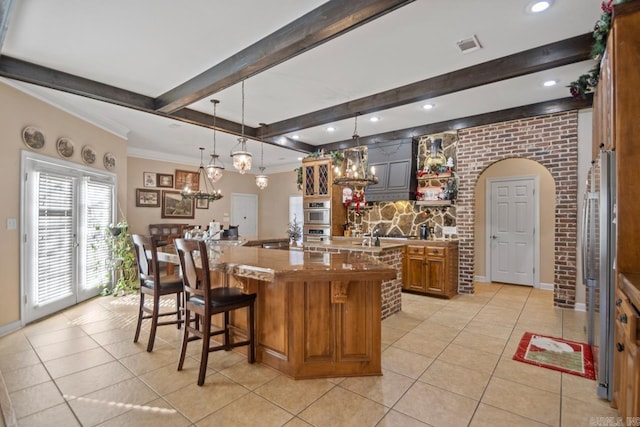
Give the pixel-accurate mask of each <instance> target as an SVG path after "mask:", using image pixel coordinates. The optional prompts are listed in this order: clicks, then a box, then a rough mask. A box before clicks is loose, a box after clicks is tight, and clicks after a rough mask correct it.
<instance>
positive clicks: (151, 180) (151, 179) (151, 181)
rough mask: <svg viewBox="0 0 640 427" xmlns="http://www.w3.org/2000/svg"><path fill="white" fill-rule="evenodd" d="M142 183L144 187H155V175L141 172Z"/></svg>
mask: <svg viewBox="0 0 640 427" xmlns="http://www.w3.org/2000/svg"><path fill="white" fill-rule="evenodd" d="M142 183H143V185H144V186H145V187H155V186H156V173H155V172H142Z"/></svg>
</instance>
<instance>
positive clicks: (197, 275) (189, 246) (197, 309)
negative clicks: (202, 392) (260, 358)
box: [175, 239, 256, 385]
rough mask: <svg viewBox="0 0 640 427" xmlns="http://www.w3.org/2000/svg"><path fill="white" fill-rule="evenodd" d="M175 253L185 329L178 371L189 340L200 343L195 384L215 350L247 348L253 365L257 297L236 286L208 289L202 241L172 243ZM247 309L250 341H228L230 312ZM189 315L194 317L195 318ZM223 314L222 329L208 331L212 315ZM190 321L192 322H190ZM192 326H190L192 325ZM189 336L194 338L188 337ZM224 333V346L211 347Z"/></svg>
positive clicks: (182, 240)
mask: <svg viewBox="0 0 640 427" xmlns="http://www.w3.org/2000/svg"><path fill="white" fill-rule="evenodd" d="M175 245H176V250H177V251H178V255H179V257H180V266H181V267H182V280H183V282H184V296H185V319H186V320H187V321H186V322H185V328H184V335H183V339H182V350H181V351H180V360H179V362H178V371H180V370H182V365H183V364H184V358H185V355H186V353H187V344H188V343H189V341H193V340H197V339H201V340H202V355H201V357H200V373H199V375H198V385H202V384H204V377H205V374H206V371H207V362H208V360H209V353H210V352H212V351H218V350H231V349H232V348H234V347H239V346H244V345H248V346H249V349H248V351H247V359H248V362H249V363H253V362H255V343H254V324H253V323H254V305H255V304H254V303H255V300H256V294H244V293H242V291H241V290H240V289H239V288H235V287H226V286H224V287H217V288H212V287H211V280H210V278H209V257H208V255H207V245H206V244H205V243H204V242H203V241H201V240H184V239H176V240H175ZM197 258H200V262H201V265H202V268H200V269H198V268H197V267H196V263H195V259H197ZM242 307H248V310H247V328H248V335H249V337H248V338H249V339H248V340H246V341H240V342H235V343H231V342H230V340H229V338H230V337H229V312H230V311H232V310H235V309H238V308H242ZM191 313H194V314H195V317H194V319H192V318H191ZM218 313H224V329H222V330H217V331H213V332H212V331H211V316H213V315H214V314H218ZM192 320H193V322H192ZM192 323H193V324H194V325H195V326H191V324H192ZM190 334H192V335H193V336H191V337H190V336H189V335H190ZM221 334H224V343H223V344H222V345H219V346H215V347H211V343H210V340H211V337H212V336H215V335H221Z"/></svg>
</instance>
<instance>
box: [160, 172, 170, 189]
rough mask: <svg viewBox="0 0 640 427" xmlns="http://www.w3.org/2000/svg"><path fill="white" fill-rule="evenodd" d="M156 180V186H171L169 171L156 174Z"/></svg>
mask: <svg viewBox="0 0 640 427" xmlns="http://www.w3.org/2000/svg"><path fill="white" fill-rule="evenodd" d="M157 176H158V181H157V183H156V187H163V188H173V175H172V174H170V173H159V174H157Z"/></svg>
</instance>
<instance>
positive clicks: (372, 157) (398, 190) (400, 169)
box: [366, 138, 417, 202]
mask: <svg viewBox="0 0 640 427" xmlns="http://www.w3.org/2000/svg"><path fill="white" fill-rule="evenodd" d="M367 147H368V156H369V166H370V167H371V166H374V167H375V171H376V176H377V177H378V183H377V184H375V185H370V186H368V187H367V189H366V200H367V201H368V202H379V201H395V200H415V198H416V194H415V193H416V186H417V181H416V179H415V173H416V162H417V145H416V144H414V143H413V140H412V139H411V138H406V139H400V140H396V141H389V142H383V143H377V144H374V145H369V146H367Z"/></svg>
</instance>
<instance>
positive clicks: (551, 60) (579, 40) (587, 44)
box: [265, 33, 593, 136]
mask: <svg viewBox="0 0 640 427" xmlns="http://www.w3.org/2000/svg"><path fill="white" fill-rule="evenodd" d="M592 43H593V36H592V34H591V33H587V34H583V35H580V36H576V37H572V38H570V39H566V40H561V41H558V42H555V43H550V44H547V45H544V46H539V47H536V48H533V49H529V50H526V51H523V52H519V53H515V54H512V55H509V56H505V57H502V58H498V59H494V60H491V61H487V62H484V63H482V64H478V65H474V66H471V67H467V68H463V69H461V70H456V71H453V72H451V73H446V74H442V75H440V76H436V77H432V78H429V79H425V80H422V81H419V82H416V83H411V84H408V85H405V86H401V87H398V88H395V89H390V90H387V91H384V92H380V93H376V94H373V95H370V96H366V97H364V98H360V99H355V100H353V101H348V102H345V103H343V104H339V105H334V106H331V107H328V108H324V109H322V110H318V111H313V112H311V113H307V114H303V115H300V116H297V117H293V118H290V119H286V120H282V121H280V122H275V123H271V124H269V125H268V126H267V127H266V129H265V136H274V135H283V134H286V133H289V132H296V131H299V130H301V129H307V128H311V127H314V126H320V125H324V124H327V123H331V122H334V121H338V120H344V119H348V118H351V117H354V116H355V115H356V114H369V113H373V112H376V111H381V110H385V109H389V108H394V107H398V106H401V105H405V104H410V103H413V102H419V101H425V100H428V99H432V98H435V97H438V96H443V95H447V94H450V93H454V92H459V91H462V90H465V89H471V88H473V87H477V86H483V85H486V84H490V83H495V82H498V81H501V80H506V79H511V78H514V77H519V76H523V75H526V74H530V73H536V72H539V71H543V70H547V69H551V68H555V67H559V66H562V65H567V64H572V63H575V62H579V61H585V60H588V59H590V54H591V45H592Z"/></svg>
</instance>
